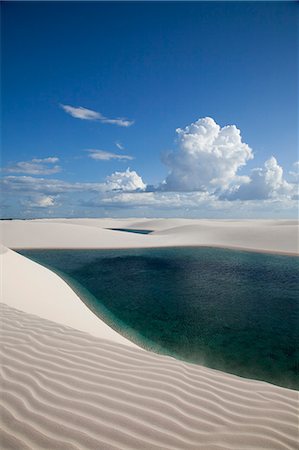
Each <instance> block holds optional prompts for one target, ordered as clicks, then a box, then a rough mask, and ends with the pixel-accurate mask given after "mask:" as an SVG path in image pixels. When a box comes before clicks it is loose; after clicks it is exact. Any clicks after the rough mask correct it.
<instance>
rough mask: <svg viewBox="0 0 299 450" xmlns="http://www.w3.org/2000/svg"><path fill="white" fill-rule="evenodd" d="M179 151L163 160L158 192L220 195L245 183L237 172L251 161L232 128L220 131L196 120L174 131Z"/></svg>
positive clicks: (207, 121)
mask: <svg viewBox="0 0 299 450" xmlns="http://www.w3.org/2000/svg"><path fill="white" fill-rule="evenodd" d="M176 132H177V135H178V150H177V151H174V152H170V153H168V154H167V155H165V156H164V158H163V162H164V163H165V164H166V165H167V166H168V167H169V169H170V173H169V174H168V176H167V178H166V180H165V182H164V183H163V184H162V185H161V189H163V190H167V191H186V192H187V191H207V192H210V193H214V192H216V191H217V190H219V191H222V190H225V189H227V188H229V186H231V185H232V184H241V183H243V182H245V181H248V179H247V177H245V176H239V175H237V172H238V170H239V169H240V168H241V167H243V166H245V164H246V163H247V161H248V160H250V159H252V158H253V153H252V150H251V148H250V147H249V146H248V145H247V144H246V143H244V142H242V138H241V135H240V130H238V128H237V127H236V126H235V125H228V126H225V127H223V128H221V127H220V126H219V125H218V124H217V123H216V122H215V121H214V120H213V119H212V118H210V117H205V118H203V119H199V120H197V121H196V122H194V123H192V124H191V125H188V126H186V127H185V128H184V129H181V128H178V129H177V130H176Z"/></svg>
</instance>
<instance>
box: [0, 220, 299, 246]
mask: <svg viewBox="0 0 299 450" xmlns="http://www.w3.org/2000/svg"><path fill="white" fill-rule="evenodd" d="M298 223H299V222H298V221H294V220H284V221H283V220H279V221H275V220H229V221H228V220H192V219H142V220H139V221H137V220H136V219H135V220H133V219H51V220H32V221H22V220H14V221H1V224H0V227H1V234H2V242H3V244H4V245H5V246H6V247H9V248H128V247H139V248H141V247H163V246H174V245H177V246H183V245H198V246H216V247H227V248H236V249H238V248H240V249H248V250H258V251H269V252H277V253H287V254H299V241H298V238H299V233H298V230H299V227H298ZM108 228H136V229H138V228H139V229H150V230H152V231H153V233H152V234H149V235H141V234H133V233H124V232H122V231H114V230H109V229H108Z"/></svg>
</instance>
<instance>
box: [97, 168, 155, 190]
mask: <svg viewBox="0 0 299 450" xmlns="http://www.w3.org/2000/svg"><path fill="white" fill-rule="evenodd" d="M105 186H106V188H107V189H106V190H107V191H126V192H134V191H144V190H145V188H146V184H145V183H144V182H143V180H142V178H141V177H140V176H139V175H138V173H137V172H135V170H130V169H129V168H128V169H127V170H126V171H125V172H114V173H113V174H112V175H110V176H108V177H107V178H106V183H105Z"/></svg>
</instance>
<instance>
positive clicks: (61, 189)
mask: <svg viewBox="0 0 299 450" xmlns="http://www.w3.org/2000/svg"><path fill="white" fill-rule="evenodd" d="M0 184H1V188H2V191H3V192H5V193H12V192H17V193H18V194H19V195H22V194H24V195H26V194H27V195H28V194H29V195H30V194H31V193H40V194H42V195H46V196H55V195H58V194H67V193H73V192H82V193H84V192H90V193H97V194H99V193H104V192H107V191H128V192H134V191H139V192H140V191H143V190H145V188H146V184H145V183H144V182H143V180H142V178H141V177H140V176H139V175H138V174H137V172H135V171H134V170H130V169H129V168H128V169H127V170H126V171H125V172H114V173H112V174H111V175H109V176H108V177H106V180H105V181H104V182H102V183H84V182H82V183H69V182H67V181H64V180H57V179H53V178H52V179H47V178H37V177H31V176H12V175H10V176H6V177H4V178H2V180H0Z"/></svg>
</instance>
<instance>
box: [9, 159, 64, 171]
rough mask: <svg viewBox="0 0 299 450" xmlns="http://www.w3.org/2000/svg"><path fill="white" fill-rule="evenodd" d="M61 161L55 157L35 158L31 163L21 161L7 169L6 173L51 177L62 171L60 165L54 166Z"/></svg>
mask: <svg viewBox="0 0 299 450" xmlns="http://www.w3.org/2000/svg"><path fill="white" fill-rule="evenodd" d="M58 161H59V159H58V158H57V157H54V156H50V157H48V158H34V159H31V160H30V161H19V162H17V163H16V164H13V165H11V166H8V167H5V168H4V169H3V172H6V173H24V174H30V175H51V174H54V173H58V172H60V171H61V167H60V166H59V165H54V166H53V164H55V163H56V162H58Z"/></svg>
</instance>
